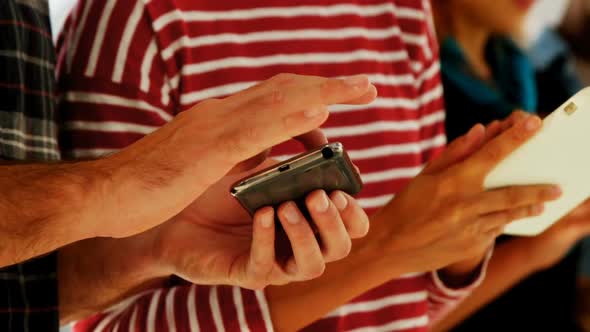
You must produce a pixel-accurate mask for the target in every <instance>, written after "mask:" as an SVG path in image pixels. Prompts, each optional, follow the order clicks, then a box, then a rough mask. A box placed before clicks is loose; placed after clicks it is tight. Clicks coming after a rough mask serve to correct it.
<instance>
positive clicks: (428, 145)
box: [348, 134, 447, 160]
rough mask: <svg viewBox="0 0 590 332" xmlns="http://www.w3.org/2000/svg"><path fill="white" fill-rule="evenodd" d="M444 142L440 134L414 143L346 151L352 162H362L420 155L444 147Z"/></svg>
mask: <svg viewBox="0 0 590 332" xmlns="http://www.w3.org/2000/svg"><path fill="white" fill-rule="evenodd" d="M446 142H447V138H446V136H445V135H444V134H440V135H437V136H435V137H433V138H429V139H426V140H423V141H420V142H415V143H408V144H389V145H382V146H377V147H374V148H369V149H364V150H352V151H348V155H349V156H350V157H351V158H352V159H353V160H362V159H371V158H380V157H387V156H392V155H399V154H409V153H421V152H423V151H426V150H429V149H432V148H436V147H441V146H444V145H445V143H446Z"/></svg>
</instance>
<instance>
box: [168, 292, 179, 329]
mask: <svg viewBox="0 0 590 332" xmlns="http://www.w3.org/2000/svg"><path fill="white" fill-rule="evenodd" d="M176 290H177V288H176V287H172V288H170V291H169V292H168V294H167V295H166V320H167V321H168V331H176V315H175V311H174V296H175V295H176Z"/></svg>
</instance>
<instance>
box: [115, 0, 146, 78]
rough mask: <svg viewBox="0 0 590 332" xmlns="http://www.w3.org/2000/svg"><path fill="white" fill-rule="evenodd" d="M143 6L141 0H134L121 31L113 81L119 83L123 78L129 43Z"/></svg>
mask: <svg viewBox="0 0 590 332" xmlns="http://www.w3.org/2000/svg"><path fill="white" fill-rule="evenodd" d="M143 7H144V6H143V1H135V7H133V11H132V12H131V15H130V16H129V19H127V25H125V30H124V31H123V36H122V37H121V43H119V49H118V50H117V57H116V59H115V68H114V70H113V77H112V79H113V82H116V83H121V81H122V80H123V71H124V70H125V65H126V64H127V55H128V53H129V46H130V45H131V39H132V38H133V34H134V33H135V30H136V29H137V25H138V23H139V19H140V18H141V16H142V14H143Z"/></svg>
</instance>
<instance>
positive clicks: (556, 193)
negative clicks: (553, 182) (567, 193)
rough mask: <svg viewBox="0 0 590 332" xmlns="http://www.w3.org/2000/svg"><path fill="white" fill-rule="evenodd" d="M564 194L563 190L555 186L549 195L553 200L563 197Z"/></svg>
mask: <svg viewBox="0 0 590 332" xmlns="http://www.w3.org/2000/svg"><path fill="white" fill-rule="evenodd" d="M562 193H563V192H562V191H561V188H560V187H559V186H553V187H551V189H550V190H549V194H550V196H551V197H553V198H558V197H560V196H561V194H562Z"/></svg>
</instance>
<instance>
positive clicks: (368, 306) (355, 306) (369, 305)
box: [328, 291, 428, 317]
mask: <svg viewBox="0 0 590 332" xmlns="http://www.w3.org/2000/svg"><path fill="white" fill-rule="evenodd" d="M427 299H428V292H427V291H420V292H414V293H405V294H396V295H392V296H388V297H383V298H380V299H378V300H374V301H365V302H358V303H350V304H346V305H343V306H341V307H340V308H338V309H336V310H335V311H333V312H332V313H330V314H329V315H328V317H338V316H341V317H344V316H347V315H351V314H356V313H364V312H373V311H377V310H381V309H383V308H386V307H390V306H394V305H402V304H410V303H417V302H423V301H426V300H427Z"/></svg>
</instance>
